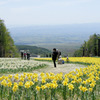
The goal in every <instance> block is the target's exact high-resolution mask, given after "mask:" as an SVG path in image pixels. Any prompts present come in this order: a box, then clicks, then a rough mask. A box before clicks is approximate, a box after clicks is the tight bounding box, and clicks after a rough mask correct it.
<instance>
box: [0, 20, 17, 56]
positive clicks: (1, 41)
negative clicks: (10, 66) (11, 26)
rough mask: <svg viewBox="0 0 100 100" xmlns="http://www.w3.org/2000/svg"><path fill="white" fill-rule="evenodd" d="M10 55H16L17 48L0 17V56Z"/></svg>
mask: <svg viewBox="0 0 100 100" xmlns="http://www.w3.org/2000/svg"><path fill="white" fill-rule="evenodd" d="M12 56H18V53H17V49H16V46H15V45H14V41H13V39H12V37H11V36H10V33H9V31H8V29H7V28H6V26H5V24H4V21H3V20H1V19H0V57H12Z"/></svg>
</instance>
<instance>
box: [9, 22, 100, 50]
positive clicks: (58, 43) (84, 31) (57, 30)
mask: <svg viewBox="0 0 100 100" xmlns="http://www.w3.org/2000/svg"><path fill="white" fill-rule="evenodd" d="M9 31H10V33H11V36H12V38H13V39H14V41H15V44H16V45H34V46H40V47H45V48H48V49H52V48H53V47H56V48H59V49H62V50H66V51H70V50H71V51H73V50H75V49H77V48H79V47H80V45H81V44H82V43H83V42H84V40H88V38H89V36H90V35H92V34H94V33H96V34H100V23H94V24H93V23H91V24H71V25H53V26H50V25H49V26H26V27H12V28H9Z"/></svg>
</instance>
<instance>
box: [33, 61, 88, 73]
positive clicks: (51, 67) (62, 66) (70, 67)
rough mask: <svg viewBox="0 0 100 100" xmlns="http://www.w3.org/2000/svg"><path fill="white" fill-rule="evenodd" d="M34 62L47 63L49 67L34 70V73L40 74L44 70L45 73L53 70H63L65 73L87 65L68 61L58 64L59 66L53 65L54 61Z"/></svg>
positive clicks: (57, 71)
mask: <svg viewBox="0 0 100 100" xmlns="http://www.w3.org/2000/svg"><path fill="white" fill-rule="evenodd" d="M34 62H36V63H39V64H42V63H44V64H47V65H48V67H47V68H42V69H38V70H35V71H33V72H34V73H38V74H40V73H41V72H44V73H47V72H53V73H55V74H56V73H60V72H63V73H64V74H65V73H69V72H70V71H74V70H75V69H76V68H78V69H79V68H84V67H86V66H85V65H80V64H69V63H66V64H57V63H56V64H57V67H56V68H54V65H53V62H47V61H35V60H34Z"/></svg>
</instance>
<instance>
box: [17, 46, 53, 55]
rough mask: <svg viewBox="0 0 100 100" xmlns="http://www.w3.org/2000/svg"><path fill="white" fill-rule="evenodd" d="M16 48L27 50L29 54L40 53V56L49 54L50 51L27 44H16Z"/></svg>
mask: <svg viewBox="0 0 100 100" xmlns="http://www.w3.org/2000/svg"><path fill="white" fill-rule="evenodd" d="M17 48H18V50H19V51H20V50H29V51H30V54H31V56H35V55H41V56H50V54H51V51H50V50H48V49H45V48H41V47H37V46H28V45H17Z"/></svg>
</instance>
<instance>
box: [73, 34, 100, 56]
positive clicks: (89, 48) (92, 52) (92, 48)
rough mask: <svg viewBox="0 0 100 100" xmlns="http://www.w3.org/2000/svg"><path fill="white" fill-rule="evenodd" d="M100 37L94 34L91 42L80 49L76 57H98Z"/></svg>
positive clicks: (76, 52)
mask: <svg viewBox="0 0 100 100" xmlns="http://www.w3.org/2000/svg"><path fill="white" fill-rule="evenodd" d="M99 37H100V36H99V35H97V34H94V35H92V36H90V38H89V40H88V41H87V42H86V41H84V44H83V45H82V46H81V47H80V49H79V50H77V51H75V53H74V56H98V38H99Z"/></svg>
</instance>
